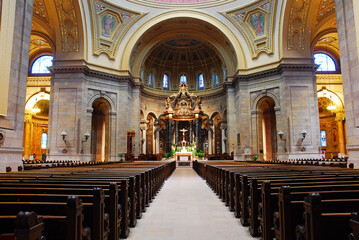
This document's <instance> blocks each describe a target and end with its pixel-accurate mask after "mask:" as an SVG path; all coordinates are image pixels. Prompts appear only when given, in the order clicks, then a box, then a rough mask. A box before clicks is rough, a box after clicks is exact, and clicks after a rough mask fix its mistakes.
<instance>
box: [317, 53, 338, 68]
mask: <svg viewBox="0 0 359 240" xmlns="http://www.w3.org/2000/svg"><path fill="white" fill-rule="evenodd" d="M314 63H315V64H317V65H319V68H318V69H317V71H318V72H335V71H337V66H336V64H335V61H334V60H333V58H332V57H330V56H329V55H328V54H325V53H316V54H314Z"/></svg>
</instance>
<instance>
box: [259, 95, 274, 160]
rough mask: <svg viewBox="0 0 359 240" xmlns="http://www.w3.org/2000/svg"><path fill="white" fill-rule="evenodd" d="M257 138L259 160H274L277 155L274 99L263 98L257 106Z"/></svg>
mask: <svg viewBox="0 0 359 240" xmlns="http://www.w3.org/2000/svg"><path fill="white" fill-rule="evenodd" d="M257 133H258V134H257V138H258V149H259V155H260V158H261V159H263V160H275V159H276V154H277V151H278V150H277V120H276V110H275V102H274V99H273V98H271V97H269V96H264V97H262V98H260V99H259V101H258V104H257Z"/></svg>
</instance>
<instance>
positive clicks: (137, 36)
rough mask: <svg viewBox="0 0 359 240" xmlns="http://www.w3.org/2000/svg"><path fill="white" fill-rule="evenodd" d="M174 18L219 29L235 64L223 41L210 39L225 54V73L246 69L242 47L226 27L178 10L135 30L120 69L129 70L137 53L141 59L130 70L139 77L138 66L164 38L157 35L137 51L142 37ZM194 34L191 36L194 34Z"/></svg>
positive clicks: (161, 35)
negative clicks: (193, 20)
mask: <svg viewBox="0 0 359 240" xmlns="http://www.w3.org/2000/svg"><path fill="white" fill-rule="evenodd" d="M175 18H188V19H196V20H198V21H203V22H206V23H208V24H211V25H212V26H213V27H215V28H217V29H220V31H221V32H222V33H223V35H224V36H227V38H228V40H229V44H230V45H231V46H232V47H233V49H234V51H235V55H236V59H237V60H236V61H237V64H235V66H233V64H231V63H230V62H231V54H229V53H228V50H227V49H226V48H228V46H225V45H223V41H222V42H220V41H218V40H215V38H214V37H212V39H211V40H212V42H213V43H214V45H215V46H216V48H217V49H218V50H219V52H221V51H222V52H223V53H226V52H227V53H226V54H225V56H224V58H225V62H226V65H227V71H228V72H229V74H234V73H235V71H236V70H237V69H238V68H239V66H240V67H241V68H245V67H246V61H245V54H244V52H243V49H242V46H241V44H240V42H239V40H238V38H237V37H236V36H235V34H234V33H233V32H232V31H231V30H230V29H229V28H228V26H226V25H225V24H223V23H222V22H221V21H219V20H218V19H216V18H214V17H212V16H210V15H209V14H207V13H203V12H199V11H196V10H178V11H169V12H165V13H162V14H159V15H157V16H155V17H153V18H152V19H150V20H148V21H147V22H146V23H144V24H143V25H142V26H141V27H139V28H138V29H137V30H136V32H135V33H134V34H133V35H132V36H131V38H130V39H129V41H128V42H127V44H126V47H125V51H124V52H123V54H122V56H121V63H120V69H131V62H133V61H131V55H132V54H133V53H137V55H138V56H141V57H137V58H136V62H138V64H137V65H136V66H134V67H133V68H132V73H133V74H134V75H136V76H137V75H139V74H140V70H141V69H140V65H141V63H142V62H143V61H144V59H145V58H146V56H147V54H148V52H149V51H150V49H151V48H152V47H153V46H154V44H155V43H156V42H158V41H160V39H162V38H163V37H164V36H163V34H159V35H158V36H156V38H155V39H153V40H152V41H151V43H146V46H145V47H143V48H142V49H140V50H139V49H137V48H138V46H139V45H140V44H141V41H143V39H142V36H143V35H144V34H145V33H146V32H148V31H149V30H150V29H151V28H153V27H154V26H155V25H156V24H159V23H161V22H164V21H166V20H171V19H175ZM194 32H195V31H194ZM194 32H193V33H192V34H194ZM196 34H198V33H196ZM207 37H208V38H211V36H209V35H208V36H207ZM232 55H233V54H232ZM230 65H232V66H230ZM228 68H229V69H228Z"/></svg>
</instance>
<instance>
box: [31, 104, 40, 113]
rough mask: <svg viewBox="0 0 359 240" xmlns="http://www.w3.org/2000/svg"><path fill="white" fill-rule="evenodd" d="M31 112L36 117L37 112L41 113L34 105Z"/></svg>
mask: <svg viewBox="0 0 359 240" xmlns="http://www.w3.org/2000/svg"><path fill="white" fill-rule="evenodd" d="M31 111H32V112H33V113H34V114H35V115H36V114H38V113H39V112H41V110H40V109H39V108H38V107H37V106H36V105H35V106H34V107H33V109H31Z"/></svg>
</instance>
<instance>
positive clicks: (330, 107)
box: [327, 95, 337, 112]
mask: <svg viewBox="0 0 359 240" xmlns="http://www.w3.org/2000/svg"><path fill="white" fill-rule="evenodd" d="M336 108H337V106H335V105H334V103H333V100H332V96H331V95H330V104H329V106H328V107H327V109H328V110H329V111H331V112H332V111H334V110H335V109H336Z"/></svg>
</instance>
